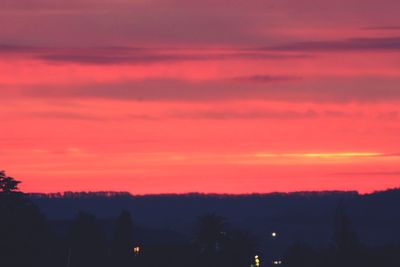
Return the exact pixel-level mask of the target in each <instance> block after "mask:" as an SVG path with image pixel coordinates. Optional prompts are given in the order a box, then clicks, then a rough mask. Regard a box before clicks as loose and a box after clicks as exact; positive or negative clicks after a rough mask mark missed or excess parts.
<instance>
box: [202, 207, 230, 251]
mask: <svg viewBox="0 0 400 267" xmlns="http://www.w3.org/2000/svg"><path fill="white" fill-rule="evenodd" d="M227 231H228V223H227V221H226V219H225V218H223V217H220V216H217V215H215V214H206V215H203V216H201V217H200V218H199V221H198V225H197V228H196V241H197V244H198V245H199V246H200V249H201V253H205V254H208V253H210V254H215V253H218V252H219V251H220V250H221V246H222V244H223V242H224V241H225V240H226V236H227Z"/></svg>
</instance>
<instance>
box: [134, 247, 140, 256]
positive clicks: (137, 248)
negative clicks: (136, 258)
mask: <svg viewBox="0 0 400 267" xmlns="http://www.w3.org/2000/svg"><path fill="white" fill-rule="evenodd" d="M133 253H135V254H136V255H137V254H139V253H140V247H139V246H137V247H134V248H133Z"/></svg>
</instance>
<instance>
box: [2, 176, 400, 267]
mask: <svg viewBox="0 0 400 267" xmlns="http://www.w3.org/2000/svg"><path fill="white" fill-rule="evenodd" d="M19 183H20V182H19V181H16V180H15V179H13V178H12V177H8V176H7V175H6V174H5V172H4V171H0V266H6V267H39V266H40V267H65V266H66V267H92V266H93V267H111V266H112V267H128V266H129V267H159V266H163V267H249V266H250V267H251V266H253V267H258V266H261V267H267V266H272V265H282V266H287V267H305V266H307V267H361V266H362V267H375V266H385V267H398V266H400V258H399V257H398V255H399V253H400V238H399V237H400V235H399V225H400V215H399V210H398V206H397V205H398V203H399V200H400V191H399V190H390V191H386V192H379V193H374V194H370V195H359V194H357V193H354V192H320V193H293V194H268V195H242V196H229V195H223V196H222V195H200V194H188V195H158V196H132V195H130V194H127V193H109V192H105V193H104V192H103V193H64V194H50V195H44V194H29V195H28V194H24V193H23V192H20V191H19V189H18V184H19Z"/></svg>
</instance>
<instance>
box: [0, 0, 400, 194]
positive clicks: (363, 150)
mask: <svg viewBox="0 0 400 267" xmlns="http://www.w3.org/2000/svg"><path fill="white" fill-rule="evenodd" d="M399 10H400V1H398V0H381V1H378V0H336V1H316V0H252V1H248V0H230V1H228V0H212V1H211V0H203V1H194V0H68V1H66V0H19V1H15V0H1V1H0V25H1V26H0V98H1V105H0V120H1V124H2V125H1V130H0V169H4V170H6V171H7V173H8V174H9V175H11V176H13V177H15V178H16V179H18V180H21V181H23V183H22V185H21V189H22V190H24V191H26V192H60V191H129V192H131V193H133V194H158V193H185V192H205V193H232V194H239V193H254V192H257V193H267V192H276V191H279V192H291V191H316V190H357V191H359V192H362V193H368V192H372V191H376V190H384V189H387V188H394V187H398V186H399V185H400V141H399V140H400V139H399V136H400V105H399V104H400V17H399V16H398V11H399Z"/></svg>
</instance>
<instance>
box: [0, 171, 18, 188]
mask: <svg viewBox="0 0 400 267" xmlns="http://www.w3.org/2000/svg"><path fill="white" fill-rule="evenodd" d="M19 183H21V182H20V181H17V180H15V179H14V178H12V177H9V176H7V175H6V172H5V171H0V192H3V193H10V192H16V191H18V184H19Z"/></svg>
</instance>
